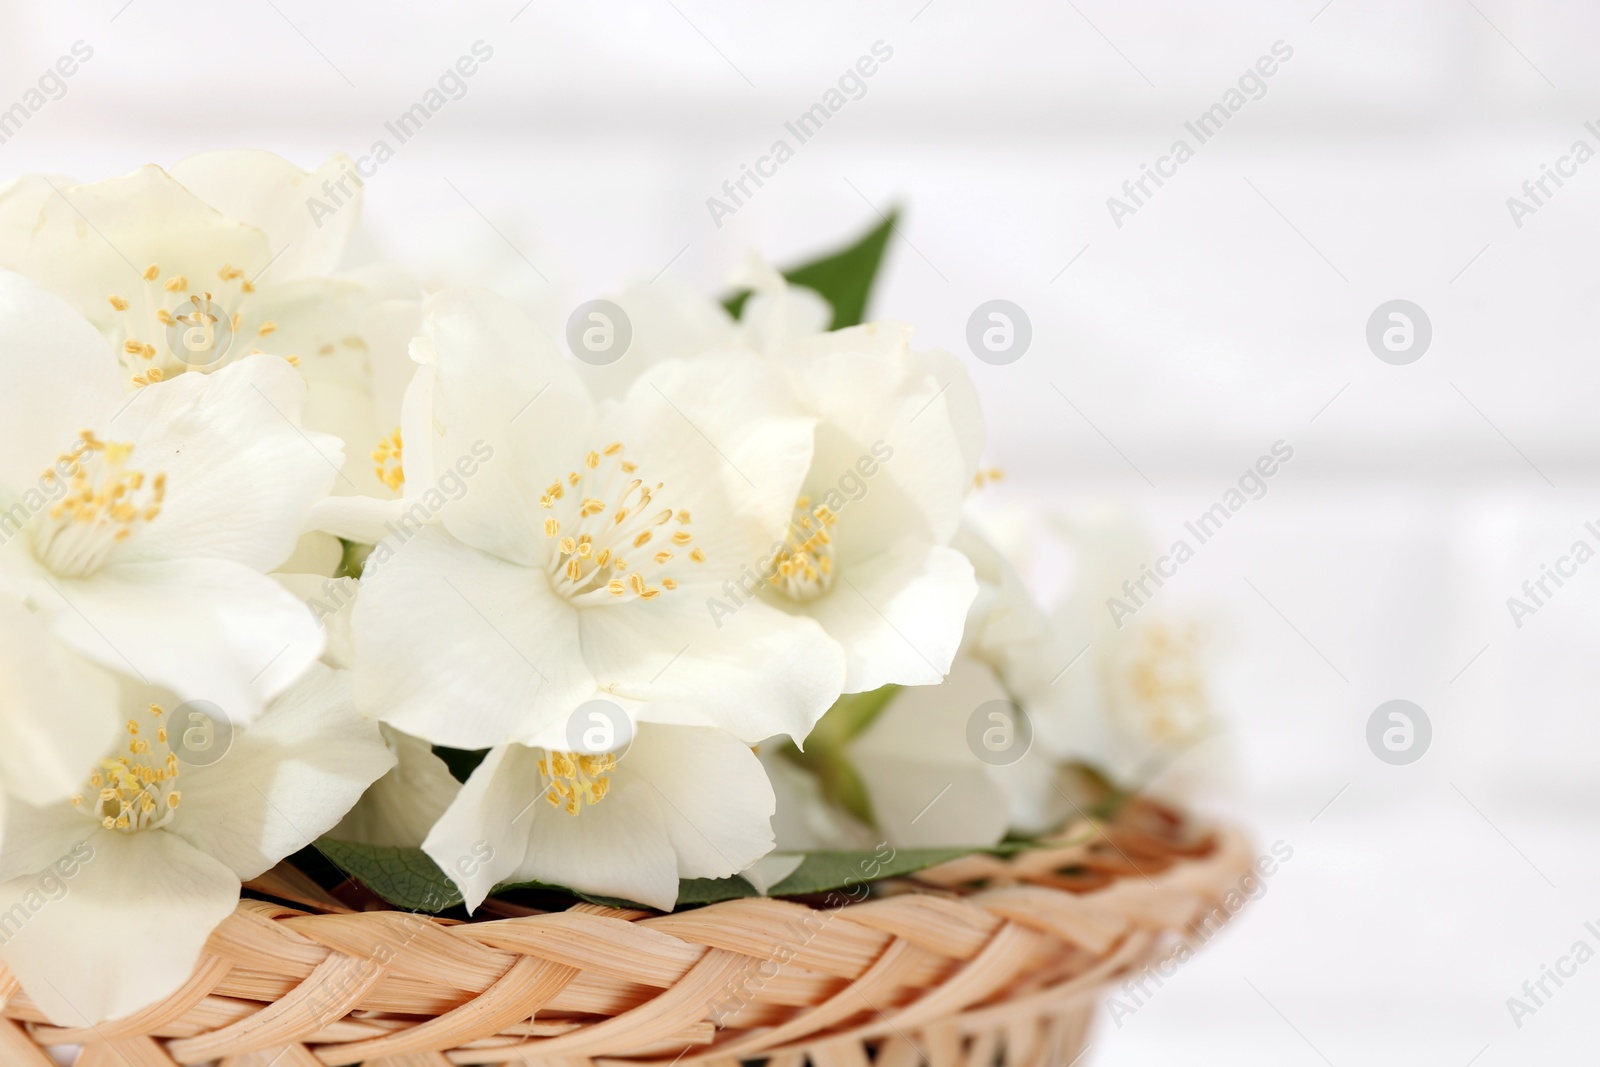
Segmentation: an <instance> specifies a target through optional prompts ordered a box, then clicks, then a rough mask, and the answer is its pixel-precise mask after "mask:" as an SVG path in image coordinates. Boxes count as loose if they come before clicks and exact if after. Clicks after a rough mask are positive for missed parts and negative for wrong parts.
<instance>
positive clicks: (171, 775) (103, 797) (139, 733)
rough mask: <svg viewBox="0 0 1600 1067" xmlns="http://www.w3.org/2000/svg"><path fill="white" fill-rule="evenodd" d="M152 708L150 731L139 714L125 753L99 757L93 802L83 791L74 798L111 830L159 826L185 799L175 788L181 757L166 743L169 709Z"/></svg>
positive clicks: (80, 807)
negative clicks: (103, 757) (142, 723)
mask: <svg viewBox="0 0 1600 1067" xmlns="http://www.w3.org/2000/svg"><path fill="white" fill-rule="evenodd" d="M149 710H150V716H151V718H152V719H153V720H154V722H153V724H151V727H150V729H149V730H148V732H145V731H144V730H142V729H141V727H140V725H139V722H138V720H137V719H129V720H128V722H127V724H126V726H125V727H124V729H125V730H126V731H127V736H128V742H127V746H126V747H127V751H126V753H123V754H120V755H117V756H115V757H113V758H111V759H103V760H101V761H100V769H99V770H97V771H95V772H94V773H93V774H91V775H90V776H89V783H88V788H89V789H90V790H93V791H94V798H95V799H94V803H93V804H92V805H89V806H85V797H84V794H79V795H77V796H75V797H73V798H72V804H73V807H75V808H77V809H78V810H79V811H81V812H83V813H84V814H85V815H88V816H90V817H91V818H93V819H94V820H95V821H97V822H98V823H99V824H100V825H101V826H102V827H104V828H105V829H107V830H123V831H125V832H128V833H132V832H133V831H135V830H152V829H155V828H157V827H159V826H162V825H165V824H166V822H167V821H168V820H169V819H171V817H172V813H173V812H175V811H177V810H178V805H179V804H181V803H182V801H183V794H182V793H180V792H178V790H177V788H176V786H177V781H178V757H177V756H176V755H174V754H173V752H172V750H171V749H170V748H169V747H168V746H167V713H166V712H165V711H163V710H162V709H161V707H160V706H159V705H156V704H151V705H150V709H149Z"/></svg>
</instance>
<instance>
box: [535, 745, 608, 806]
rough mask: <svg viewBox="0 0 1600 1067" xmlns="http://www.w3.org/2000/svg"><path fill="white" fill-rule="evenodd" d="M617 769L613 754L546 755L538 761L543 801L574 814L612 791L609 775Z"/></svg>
mask: <svg viewBox="0 0 1600 1067" xmlns="http://www.w3.org/2000/svg"><path fill="white" fill-rule="evenodd" d="M616 769H617V757H616V754H615V753H613V752H606V753H603V754H601V755H598V756H590V755H586V754H584V753H581V752H550V751H547V752H545V756H544V759H542V760H540V761H539V774H540V776H541V777H542V778H543V779H544V783H545V791H544V799H545V802H546V803H548V804H549V805H550V806H551V807H553V808H565V809H566V812H567V814H568V815H576V814H578V813H579V812H580V811H582V810H583V809H584V808H585V807H592V806H594V805H595V804H598V803H600V802H601V801H602V800H604V799H605V798H606V793H607V792H609V791H610V789H611V772H612V771H614V770H616Z"/></svg>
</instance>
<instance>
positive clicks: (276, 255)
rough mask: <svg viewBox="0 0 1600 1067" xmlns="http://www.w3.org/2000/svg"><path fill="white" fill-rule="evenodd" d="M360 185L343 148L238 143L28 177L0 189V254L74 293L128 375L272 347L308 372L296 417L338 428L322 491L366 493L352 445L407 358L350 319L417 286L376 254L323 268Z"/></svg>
mask: <svg viewBox="0 0 1600 1067" xmlns="http://www.w3.org/2000/svg"><path fill="white" fill-rule="evenodd" d="M330 187H332V188H333V189H335V190H336V195H335V198H336V199H337V200H338V201H339V204H340V206H339V208H338V210H337V211H335V212H334V213H333V214H332V215H331V216H325V217H322V218H315V217H313V214H312V212H311V211H310V210H308V202H309V201H310V200H311V198H313V197H315V198H317V199H318V200H319V201H323V202H326V201H327V200H328V196H329V194H328V192H327V190H328V188H330ZM361 192H362V190H361V187H360V185H359V183H358V180H357V179H356V177H355V172H354V168H353V167H352V165H351V164H350V161H349V159H348V158H346V157H344V156H334V157H332V158H331V159H329V160H328V161H327V162H326V163H324V164H323V165H322V166H321V167H320V168H318V169H317V170H316V171H314V172H312V173H309V174H308V173H306V172H304V171H301V170H300V169H299V168H298V167H296V166H294V165H293V164H292V163H289V162H288V161H287V160H284V159H281V158H279V157H278V156H275V155H273V154H271V153H269V152H261V151H253V150H249V151H222V152H208V153H204V154H202V155H198V156H194V157H191V158H189V159H186V160H183V161H181V162H179V163H178V164H176V165H175V166H173V167H172V168H171V169H170V170H169V171H163V170H162V169H161V168H160V167H157V166H153V165H152V166H146V167H142V168H140V169H139V170H137V171H135V172H134V173H133V174H130V175H128V176H126V177H123V178H115V179H111V180H109V181H102V182H96V183H92V184H80V183H78V182H76V181H73V180H71V179H66V178H45V177H42V176H29V177H25V178H22V179H19V180H17V181H15V182H13V183H11V184H10V185H8V186H7V187H5V188H4V189H3V190H0V267H5V268H7V269H10V270H15V271H18V272H20V273H22V274H25V275H27V276H28V277H30V278H32V279H33V280H34V281H36V282H38V283H39V284H41V285H43V286H44V287H45V288H46V289H49V290H50V291H52V292H54V293H56V294H57V295H59V296H62V297H64V298H65V299H66V300H67V301H68V302H69V303H71V304H72V305H73V306H74V307H75V308H77V309H78V311H79V313H80V314H82V315H84V316H85V317H86V318H88V319H89V321H90V322H92V323H93V324H94V325H95V326H96V327H97V328H98V329H99V330H100V331H101V332H102V333H103V334H104V335H105V336H106V337H107V339H109V340H110V341H111V343H112V346H113V348H114V350H115V351H116V352H117V354H118V357H119V360H120V362H121V364H122V367H123V374H124V376H125V378H126V379H127V381H128V382H129V383H131V384H133V385H143V384H145V383H148V382H152V381H159V380H162V379H165V378H171V377H173V376H175V375H177V374H181V373H184V372H186V371H202V372H211V371H215V370H218V369H219V368H221V367H223V366H225V365H226V364H228V363H230V362H234V361H237V360H239V359H243V358H245V357H247V356H248V355H250V354H252V353H261V352H266V353H271V354H275V355H280V356H283V357H284V358H286V359H288V360H289V361H290V362H291V363H293V364H295V365H296V366H298V367H299V368H300V370H301V372H302V373H303V374H304V375H305V377H306V380H307V381H308V383H309V384H310V387H311V388H310V395H309V398H308V401H307V404H306V408H305V414H304V418H305V424H306V425H307V426H308V427H310V428H312V429H315V430H319V431H322V432H326V433H332V434H335V435H337V436H340V437H343V438H345V439H346V440H348V441H349V442H350V443H351V446H352V453H353V455H352V460H351V463H350V465H349V467H348V469H347V470H345V471H344V472H343V477H342V478H341V479H340V481H339V484H338V487H337V489H338V491H340V492H349V493H355V492H366V493H374V492H377V491H379V489H380V486H381V484H382V483H381V482H380V481H379V480H378V479H377V478H375V477H374V476H373V474H372V464H371V463H369V462H367V460H366V458H365V456H366V453H367V452H368V450H370V449H372V448H373V447H374V446H376V445H377V444H378V443H379V441H380V440H381V439H387V438H388V437H389V435H390V434H391V433H392V432H393V428H394V425H395V423H394V422H393V421H392V415H393V412H392V411H391V410H389V409H390V407H391V401H393V402H395V403H394V404H393V406H395V407H397V399H398V394H399V391H400V390H402V389H403V388H404V378H401V379H400V380H399V381H398V382H397V381H396V380H395V375H405V377H409V368H408V367H407V366H404V365H403V364H402V365H398V366H395V365H392V364H386V363H385V362H384V361H383V360H375V359H374V358H373V352H372V350H371V349H372V346H371V345H370V344H369V341H368V338H367V336H366V331H367V330H368V329H369V328H370V329H375V330H378V329H381V328H382V323H381V321H378V322H374V321H372V319H371V318H370V316H372V315H373V314H374V313H375V312H376V310H377V309H378V308H379V307H380V306H381V305H382V304H383V302H385V301H388V300H393V299H402V298H410V299H412V300H415V299H416V298H417V297H418V296H420V290H419V289H418V287H417V286H416V284H415V283H414V282H413V281H411V280H410V279H409V278H408V277H407V276H405V275H404V274H403V273H402V272H399V271H396V270H394V269H392V268H387V267H382V266H378V267H370V268H366V269H363V270H359V271H355V272H351V273H345V274H338V273H336V272H337V271H338V269H339V266H340V262H341V260H342V259H343V257H344V253H345V245H346V242H347V240H348V238H349V236H350V233H351V231H352V230H353V229H354V227H355V225H356V222H357V220H358V218H359V215H360V206H361V203H360V202H361ZM402 351H403V349H402ZM391 370H393V371H394V374H393V375H391V374H390V371H391ZM379 412H383V413H384V418H382V419H380V418H379ZM357 457H359V459H358V458H357Z"/></svg>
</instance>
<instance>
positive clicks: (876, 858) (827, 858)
mask: <svg viewBox="0 0 1600 1067" xmlns="http://www.w3.org/2000/svg"><path fill="white" fill-rule="evenodd" d="M984 851H989V850H987V849H976V848H903V849H899V850H895V849H891V848H889V847H888V846H887V845H880V846H878V848H877V849H876V850H868V849H859V850H854V851H848V852H808V853H806V858H805V859H803V860H801V861H800V866H799V867H796V868H795V870H794V873H793V874H791V875H789V877H787V878H785V879H784V880H783V881H781V882H779V883H778V884H777V885H775V886H773V887H772V888H771V890H769V895H770V896H775V897H784V896H803V895H805V894H808V893H826V892H828V891H830V890H834V889H853V888H854V887H855V886H858V885H860V884H861V883H863V882H874V881H877V880H878V879H880V878H897V877H899V876H901V875H906V874H914V873H916V872H917V871H920V870H925V869H926V868H928V867H935V866H938V865H939V864H941V863H948V862H949V861H950V860H955V859H960V858H961V857H962V856H970V855H972V854H973V853H974V852H984Z"/></svg>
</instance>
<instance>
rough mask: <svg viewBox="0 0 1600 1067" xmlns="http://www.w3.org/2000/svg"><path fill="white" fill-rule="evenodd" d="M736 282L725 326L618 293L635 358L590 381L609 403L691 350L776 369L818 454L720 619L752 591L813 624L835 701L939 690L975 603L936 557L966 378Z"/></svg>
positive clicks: (964, 578) (962, 440) (710, 312)
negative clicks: (894, 689) (825, 648)
mask: <svg viewBox="0 0 1600 1067" xmlns="http://www.w3.org/2000/svg"><path fill="white" fill-rule="evenodd" d="M745 277H746V280H748V281H749V282H750V284H752V285H753V286H754V289H755V291H754V292H753V294H752V295H751V297H750V298H749V301H748V302H747V304H746V306H745V309H744V315H743V319H742V321H740V322H739V323H734V322H733V321H732V320H731V319H730V318H729V317H728V315H727V313H726V312H725V311H724V310H723V309H722V308H721V306H720V305H717V304H716V303H715V302H713V301H710V300H709V299H707V298H704V297H696V296H694V295H693V294H691V293H688V292H687V291H685V290H681V289H680V290H657V289H656V288H655V287H644V286H640V287H636V288H635V289H632V290H630V291H629V292H627V293H625V294H624V295H623V296H621V297H619V298H618V302H619V303H620V304H621V306H622V307H623V308H624V310H626V311H627V312H628V314H629V316H630V318H632V319H633V320H634V321H633V334H634V338H635V340H634V347H633V348H631V349H630V351H629V353H628V355H627V356H626V357H625V358H624V359H623V360H621V361H619V362H618V363H617V364H615V365H613V367H607V368H600V369H599V371H598V372H595V373H597V374H598V375H603V376H604V377H603V380H604V381H605V382H606V384H607V386H608V387H610V388H617V387H618V386H619V383H620V381H621V379H622V377H623V376H624V375H626V374H637V373H640V372H641V371H642V370H643V369H644V368H647V367H649V366H650V365H652V363H653V362H654V361H658V360H660V359H663V358H670V357H674V356H683V355H688V354H692V353H693V352H694V351H695V350H696V349H699V350H701V351H726V350H733V351H740V352H744V353H747V354H751V355H755V356H758V357H762V358H764V359H765V360H766V361H769V362H771V363H773V364H775V365H777V366H781V367H783V368H784V369H785V370H786V371H787V372H788V373H789V374H790V376H791V381H792V382H793V386H794V388H795V391H796V396H797V399H798V400H799V402H800V403H801V404H802V405H803V406H804V407H805V408H806V410H807V411H809V412H810V413H811V414H812V415H813V416H814V417H815V418H816V419H817V431H816V447H815V451H814V453H813V457H812V463H811V467H810V469H809V471H808V472H807V474H806V478H805V481H804V484H803V486H802V488H801V491H800V493H799V494H798V495H797V497H796V499H795V500H794V502H793V512H792V515H791V517H790V523H789V524H788V531H787V535H786V537H785V538H784V541H783V543H782V544H780V545H776V546H774V551H773V552H771V553H769V555H768V556H767V557H765V558H764V559H763V560H762V561H761V565H760V566H758V567H752V568H751V569H750V570H749V571H747V572H745V573H744V574H743V575H741V578H740V581H739V585H738V589H737V590H729V593H728V596H727V598H726V600H725V602H724V604H725V607H727V608H729V609H732V608H735V607H737V606H738V605H740V604H741V603H743V601H744V599H745V598H748V597H749V596H750V595H751V594H752V593H753V592H754V590H756V589H757V588H759V589H760V590H761V594H760V595H761V596H762V598H763V599H765V600H766V601H767V602H768V603H771V604H773V605H774V606H777V607H780V608H782V609H783V610H785V611H788V612H790V613H793V614H796V615H805V616H809V617H811V618H814V619H816V620H817V622H819V623H820V624H821V625H822V627H823V629H824V630H826V631H827V633H828V635H829V636H830V637H832V638H833V639H834V640H835V641H836V642H838V644H839V647H840V650H841V651H842V652H843V653H844V655H845V660H846V664H847V674H846V679H845V686H844V691H845V692H847V693H856V692H865V691H867V690H871V689H876V688H878V687H880V686H883V685H889V684H904V685H926V684H931V683H933V682H937V681H939V680H940V679H941V678H942V677H943V676H944V674H945V672H946V671H947V670H948V669H949V666H950V662H951V658H952V657H953V656H954V654H955V650H956V647H957V646H958V645H959V644H960V641H961V630H962V623H963V621H964V619H965V618H966V612H967V607H968V605H969V604H971V603H972V599H973V597H974V596H975V595H976V585H975V584H974V580H973V575H972V568H971V566H970V564H969V563H968V562H967V560H966V559H965V558H964V557H963V556H962V554H961V553H960V552H959V551H956V550H955V549H953V548H951V547H950V540H951V538H952V537H953V536H954V535H955V533H956V530H957V527H958V526H959V524H960V520H961V507H962V503H963V501H964V500H965V498H966V496H967V493H968V492H969V490H970V489H971V488H972V485H973V480H974V477H975V475H976V472H977V466H978V459H979V454H980V452H981V450H982V445H983V420H982V415H981V412H980V411H979V409H978V403H977V396H976V392H975V391H974V389H973V387H972V383H971V381H970V379H969V378H968V376H967V373H966V370H965V368H964V367H963V366H962V365H961V363H960V361H959V360H957V359H956V358H955V357H953V356H951V355H949V354H948V353H944V352H920V353H919V352H913V351H912V350H911V347H910V339H911V329H910V327H907V326H904V325H902V324H899V323H868V324H866V325H863V326H858V327H852V328H849V329H844V330H838V331H835V332H832V333H824V332H822V331H823V330H825V329H826V327H827V324H828V322H829V321H830V319H831V311H830V310H829V308H828V305H827V303H826V302H825V301H823V300H822V299H821V298H820V297H819V296H818V295H817V294H816V293H813V292H811V291H810V290H807V289H802V288H797V287H792V286H789V285H787V284H786V283H785V282H784V280H783V278H782V277H781V276H780V275H778V274H777V273H776V272H775V271H773V270H771V269H770V268H768V267H765V266H764V265H761V264H760V263H759V262H757V263H754V264H753V265H752V266H751V267H750V268H749V269H748V271H747V274H746V276H745ZM635 350H637V351H635ZM624 367H626V369H625V370H624V369H622V368H624Z"/></svg>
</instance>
